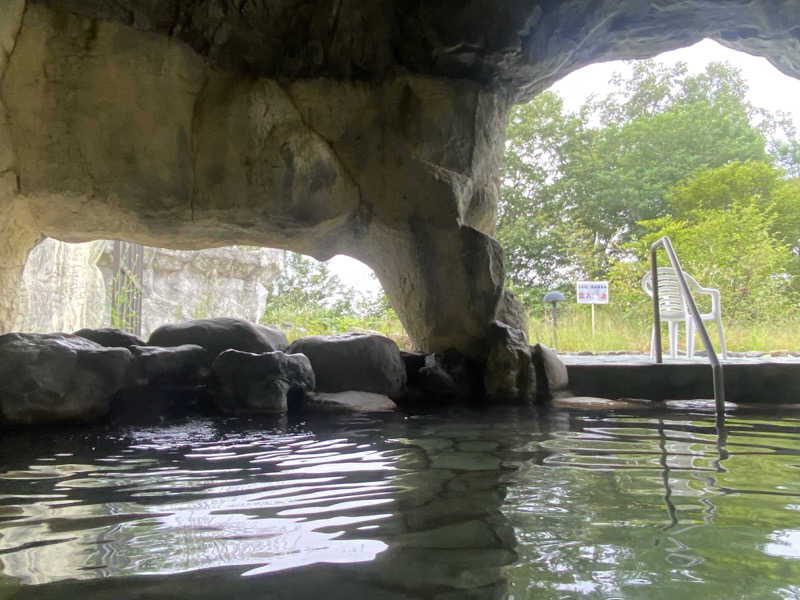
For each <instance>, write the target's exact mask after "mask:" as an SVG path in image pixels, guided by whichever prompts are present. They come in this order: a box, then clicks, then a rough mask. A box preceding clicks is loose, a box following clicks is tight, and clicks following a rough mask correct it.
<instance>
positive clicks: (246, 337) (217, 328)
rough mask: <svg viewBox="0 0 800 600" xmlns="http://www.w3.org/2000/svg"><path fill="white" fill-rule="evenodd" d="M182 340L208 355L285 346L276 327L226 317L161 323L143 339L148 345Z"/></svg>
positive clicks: (284, 340)
mask: <svg viewBox="0 0 800 600" xmlns="http://www.w3.org/2000/svg"><path fill="white" fill-rule="evenodd" d="M184 344H196V345H198V346H202V347H203V348H205V349H206V350H208V353H209V354H210V355H211V357H212V358H213V357H216V356H217V355H219V354H220V353H222V352H224V351H225V350H241V351H242V352H252V353H255V354H261V353H264V352H274V351H276V350H285V349H286V346H287V342H286V336H285V335H284V334H283V333H282V332H280V331H278V330H277V329H273V328H271V327H266V326H264V325H258V324H256V323H250V322H249V321H245V320H243V319H231V318H227V317H216V318H212V319H193V320H191V321H184V322H182V323H171V324H168V325H162V326H161V327H159V328H158V329H156V330H155V331H154V332H153V333H152V334H151V335H150V339H149V340H148V342H147V345H149V346H182V345H184Z"/></svg>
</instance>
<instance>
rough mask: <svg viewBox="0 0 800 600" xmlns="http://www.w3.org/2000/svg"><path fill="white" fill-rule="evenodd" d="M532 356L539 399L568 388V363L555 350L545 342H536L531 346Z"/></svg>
mask: <svg viewBox="0 0 800 600" xmlns="http://www.w3.org/2000/svg"><path fill="white" fill-rule="evenodd" d="M531 357H532V359H533V366H534V368H535V369H536V396H537V399H540V400H544V399H549V398H550V397H552V393H553V392H557V391H561V390H565V389H567V386H568V385H569V376H568V374H567V365H565V364H564V363H563V362H562V361H561V359H560V358H558V354H556V352H555V350H553V349H551V348H548V347H547V346H545V345H544V344H535V345H533V346H531Z"/></svg>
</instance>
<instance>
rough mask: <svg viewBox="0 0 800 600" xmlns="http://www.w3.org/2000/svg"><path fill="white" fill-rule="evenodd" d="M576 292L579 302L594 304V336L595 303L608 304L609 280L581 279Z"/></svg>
mask: <svg viewBox="0 0 800 600" xmlns="http://www.w3.org/2000/svg"><path fill="white" fill-rule="evenodd" d="M576 292H577V295H578V304H591V305H592V337H594V305H595V304H608V281H579V282H578V283H577V285H576Z"/></svg>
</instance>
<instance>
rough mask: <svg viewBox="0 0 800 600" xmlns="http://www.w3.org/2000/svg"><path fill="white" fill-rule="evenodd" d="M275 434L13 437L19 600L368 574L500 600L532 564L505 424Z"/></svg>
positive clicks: (406, 424)
mask: <svg viewBox="0 0 800 600" xmlns="http://www.w3.org/2000/svg"><path fill="white" fill-rule="evenodd" d="M267 425H268V424H265V423H242V422H237V421H229V422H219V423H215V422H211V421H208V422H205V421H198V422H190V423H184V424H181V425H175V426H169V427H157V428H136V429H130V430H126V431H121V432H106V431H97V432H92V433H88V434H77V433H69V432H68V433H63V432H61V433H59V432H56V431H53V432H52V433H53V436H49V437H48V438H47V439H41V440H38V441H36V440H34V439H32V436H33V435H35V434H32V433H31V432H17V433H10V434H9V435H7V436H5V437H4V438H3V439H2V441H0V456H2V457H4V459H3V460H4V464H3V465H2V468H0V574H1V575H0V591H2V588H3V586H4V585H5V586H6V587H7V586H8V585H9V581H10V579H9V578H13V579H14V580H15V581H16V584H17V585H21V586H22V587H20V588H19V590H18V593H19V594H21V596H20V597H28V596H30V597H37V598H38V597H47V595H48V594H51V595H52V597H62V596H64V597H72V596H73V595H75V594H85V593H87V592H86V590H91V595H92V596H93V597H102V594H108V597H115V598H117V597H123V598H124V597H128V596H132V597H134V596H136V594H137V593H139V592H137V591H136V590H137V589H138V588H139V587H140V586H144V587H146V588H147V589H148V590H149V592H148V593H152V586H154V585H155V586H156V588H157V589H158V590H160V591H159V593H163V594H165V595H169V594H170V593H173V592H170V590H174V586H175V585H176V582H179V581H183V580H185V577H184V576H183V575H181V574H182V573H186V574H187V577H188V576H189V575H190V574H191V573H193V572H197V571H198V570H202V571H207V570H213V572H214V573H216V574H217V576H218V577H222V578H223V579H226V584H225V587H226V591H225V593H224V594H223V595H224V597H227V596H228V595H229V592H230V591H231V589H236V588H237V586H238V587H239V588H242V586H246V585H249V584H245V583H243V581H245V580H244V579H242V577H241V576H242V575H243V576H246V580H247V581H255V582H257V587H255V588H252V589H255V590H257V591H259V592H261V593H267V592H268V591H269V589H272V588H276V586H277V588H278V589H281V587H280V586H281V585H282V583H281V582H288V581H290V580H291V581H292V582H294V583H292V585H297V581H296V574H297V573H301V572H304V573H306V575H305V577H307V578H310V579H314V578H319V577H323V576H325V577H331V576H333V575H331V572H330V571H329V569H330V568H332V567H331V566H330V565H340V567H337V568H339V569H340V572H339V573H338V575H336V576H333V577H334V579H335V580H336V585H337V586H339V587H340V588H341V589H345V587H342V586H340V585H339V583H340V581H339V580H340V579H341V580H345V579H347V580H351V579H353V578H355V580H357V581H359V582H360V583H359V585H360V586H361V588H360V589H361V592H359V593H358V594H356V596H357V597H373V596H363V595H362V594H365V593H367V592H368V591H369V590H372V591H373V592H374V591H375V590H376V589H381V590H383V591H384V592H385V593H387V594H389V596H387V597H427V596H429V595H431V594H433V595H441V594H447V593H451V592H452V593H453V594H455V596H454V597H459V594H461V593H462V592H463V591H464V590H469V591H470V593H471V594H477V595H476V596H475V597H502V595H503V594H504V591H503V590H504V589H505V583H504V580H503V575H502V572H501V567H502V566H504V565H507V564H509V563H511V562H513V561H514V560H515V558H516V554H515V553H514V550H513V548H514V546H515V540H514V535H513V530H512V528H511V527H510V526H509V525H508V522H507V519H506V518H505V517H504V516H503V514H502V513H501V511H500V507H501V505H502V503H503V500H504V498H505V487H504V485H503V484H502V482H501V476H502V475H503V474H504V473H506V472H507V471H508V469H507V468H505V467H503V466H502V464H501V463H502V462H503V448H502V440H493V439H492V438H493V437H494V433H493V429H492V427H489V426H486V427H481V426H472V425H471V426H467V427H455V428H454V427H453V426H452V424H451V423H450V422H449V420H448V419H447V418H445V417H439V418H436V417H431V418H427V419H425V420H415V419H410V420H409V419H404V418H402V417H382V418H381V419H380V420H375V419H371V418H366V417H358V418H350V419H343V420H342V421H340V422H330V421H326V422H321V423H317V424H313V423H312V424H306V423H300V424H295V425H292V426H287V425H285V424H284V425H282V426H278V427H274V426H273V427H268V426H267ZM20 448H24V450H25V452H26V454H22V452H21V451H20ZM5 457H8V458H5ZM323 565H327V566H325V567H323ZM233 567H235V569H234V570H231V568H233ZM309 569H310V570H309ZM142 575H147V576H148V577H147V578H146V579H145V578H142V577H141V576H142ZM196 580H197V577H196V576H192V579H191V581H196ZM81 581H84V582H85V583H86V585H90V586H91V587H87V588H85V590H84V588H81V587H79V586H80V585H82V584H81V583H80V582H81ZM187 581H189V580H187ZM286 584H287V585H288V583H286ZM76 586H78V587H76ZM230 586H233V587H232V588H231V587H230ZM180 589H181V594H180V595H181V596H183V597H194V596H196V597H223V596H215V595H213V594H212V595H209V590H208V588H206V587H204V586H200V587H196V586H194V584H189V585H187V586H182V587H181V588H180ZM247 589H251V588H249V587H248V588H247ZM82 590H83V591H82ZM387 590H389V591H387ZM351 592H353V590H352V589H351ZM219 593H220V594H222V592H221V591H219ZM409 594H410V595H409ZM293 597H304V596H293ZM351 597H352V596H351Z"/></svg>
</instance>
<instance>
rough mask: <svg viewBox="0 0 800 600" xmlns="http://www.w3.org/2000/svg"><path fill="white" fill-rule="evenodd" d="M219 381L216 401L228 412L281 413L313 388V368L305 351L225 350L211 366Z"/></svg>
mask: <svg viewBox="0 0 800 600" xmlns="http://www.w3.org/2000/svg"><path fill="white" fill-rule="evenodd" d="M211 369H212V371H213V372H214V376H215V377H216V381H217V386H218V389H217V393H216V395H215V398H214V399H215V402H216V404H217V407H218V408H219V409H220V410H221V411H222V412H225V413H233V414H248V413H263V414H280V413H285V412H287V410H288V408H289V403H290V401H294V400H301V399H302V396H303V395H304V394H305V393H306V392H310V391H311V390H313V389H314V383H315V380H314V371H313V370H312V368H311V363H310V362H309V360H308V358H307V357H306V356H304V355H302V354H284V353H283V352H266V353H263V354H253V353H250V352H240V351H238V350H226V351H225V352H223V353H222V354H220V355H219V356H217V358H216V359H214V362H213V364H212V366H211Z"/></svg>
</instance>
